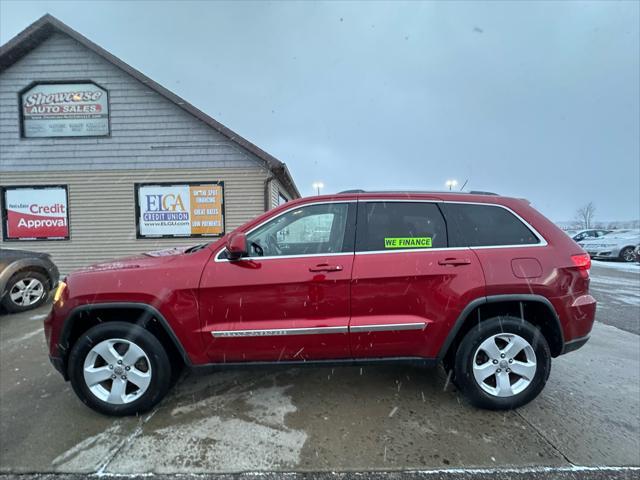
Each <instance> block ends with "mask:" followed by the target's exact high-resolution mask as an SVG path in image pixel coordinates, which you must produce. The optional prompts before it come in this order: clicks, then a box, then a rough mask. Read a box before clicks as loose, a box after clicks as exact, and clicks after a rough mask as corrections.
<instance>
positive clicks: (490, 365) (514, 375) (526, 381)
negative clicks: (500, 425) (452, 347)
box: [455, 317, 551, 410]
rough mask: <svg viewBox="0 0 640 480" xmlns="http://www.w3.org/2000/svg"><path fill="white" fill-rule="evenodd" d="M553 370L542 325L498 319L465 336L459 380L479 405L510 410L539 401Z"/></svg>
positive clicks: (458, 360)
mask: <svg viewBox="0 0 640 480" xmlns="http://www.w3.org/2000/svg"><path fill="white" fill-rule="evenodd" d="M550 370H551V353H550V351H549V345H548V344H547V341H546V340H545V338H544V336H543V335H542V334H541V333H540V331H539V330H538V329H536V328H535V327H534V326H533V325H531V324H530V323H528V322H526V321H524V320H521V319H518V318H515V317H496V318H492V319H489V320H486V321H484V322H480V323H479V324H478V326H477V327H474V328H472V329H471V330H470V331H469V332H468V333H467V334H466V335H465V337H464V339H463V340H462V342H461V343H460V346H459V348H458V352H457V354H456V362H455V379H456V384H457V385H458V386H459V387H460V389H461V390H462V392H463V393H464V394H465V396H466V397H467V398H468V399H469V400H470V401H471V403H472V404H473V405H475V406H477V407H480V408H487V409H492V410H508V409H513V408H517V407H520V406H522V405H525V404H526V403H528V402H530V401H531V400H533V399H534V398H535V397H536V396H537V395H538V394H539V393H540V392H541V391H542V389H543V388H544V386H545V384H546V382H547V379H548V377H549V372H550Z"/></svg>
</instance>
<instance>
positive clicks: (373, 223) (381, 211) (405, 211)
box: [356, 202, 447, 252]
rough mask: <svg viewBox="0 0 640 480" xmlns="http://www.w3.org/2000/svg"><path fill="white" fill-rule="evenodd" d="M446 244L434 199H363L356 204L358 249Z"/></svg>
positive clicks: (427, 246)
mask: <svg viewBox="0 0 640 480" xmlns="http://www.w3.org/2000/svg"><path fill="white" fill-rule="evenodd" d="M446 246H447V234H446V227H445V223H444V219H443V218H442V214H441V213H440V210H439V209H438V207H437V206H436V205H435V204H434V203H426V202H366V203H364V202H363V203H360V205H359V206H358V233H357V239H356V249H357V250H358V251H364V252H367V251H368V252H371V251H378V250H385V251H386V250H388V251H392V250H398V249H414V248H442V247H446Z"/></svg>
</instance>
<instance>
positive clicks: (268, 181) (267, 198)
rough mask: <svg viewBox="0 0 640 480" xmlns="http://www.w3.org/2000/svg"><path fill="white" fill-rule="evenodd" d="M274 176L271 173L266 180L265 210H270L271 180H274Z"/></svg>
mask: <svg viewBox="0 0 640 480" xmlns="http://www.w3.org/2000/svg"><path fill="white" fill-rule="evenodd" d="M273 179H274V176H273V175H271V174H269V176H268V177H267V178H266V179H265V180H264V211H265V212H267V211H269V207H270V204H271V182H272V181H273Z"/></svg>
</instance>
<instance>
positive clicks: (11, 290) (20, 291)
mask: <svg viewBox="0 0 640 480" xmlns="http://www.w3.org/2000/svg"><path fill="white" fill-rule="evenodd" d="M49 290H50V286H49V280H48V279H47V277H45V276H44V275H42V274H41V273H39V272H32V271H22V272H18V273H16V274H15V275H14V276H13V277H11V279H10V280H9V283H8V284H7V290H6V294H5V296H4V297H3V299H2V305H3V306H4V308H5V309H6V310H7V311H8V312H11V313H17V312H24V311H25V310H31V309H33V308H38V307H39V306H40V305H42V304H43V303H44V302H46V301H47V298H48V297H49Z"/></svg>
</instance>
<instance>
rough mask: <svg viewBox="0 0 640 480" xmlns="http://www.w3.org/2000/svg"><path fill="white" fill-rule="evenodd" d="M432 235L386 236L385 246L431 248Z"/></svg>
mask: <svg viewBox="0 0 640 480" xmlns="http://www.w3.org/2000/svg"><path fill="white" fill-rule="evenodd" d="M430 247H431V237H408V238H389V237H387V238H385V239H384V248H430Z"/></svg>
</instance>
